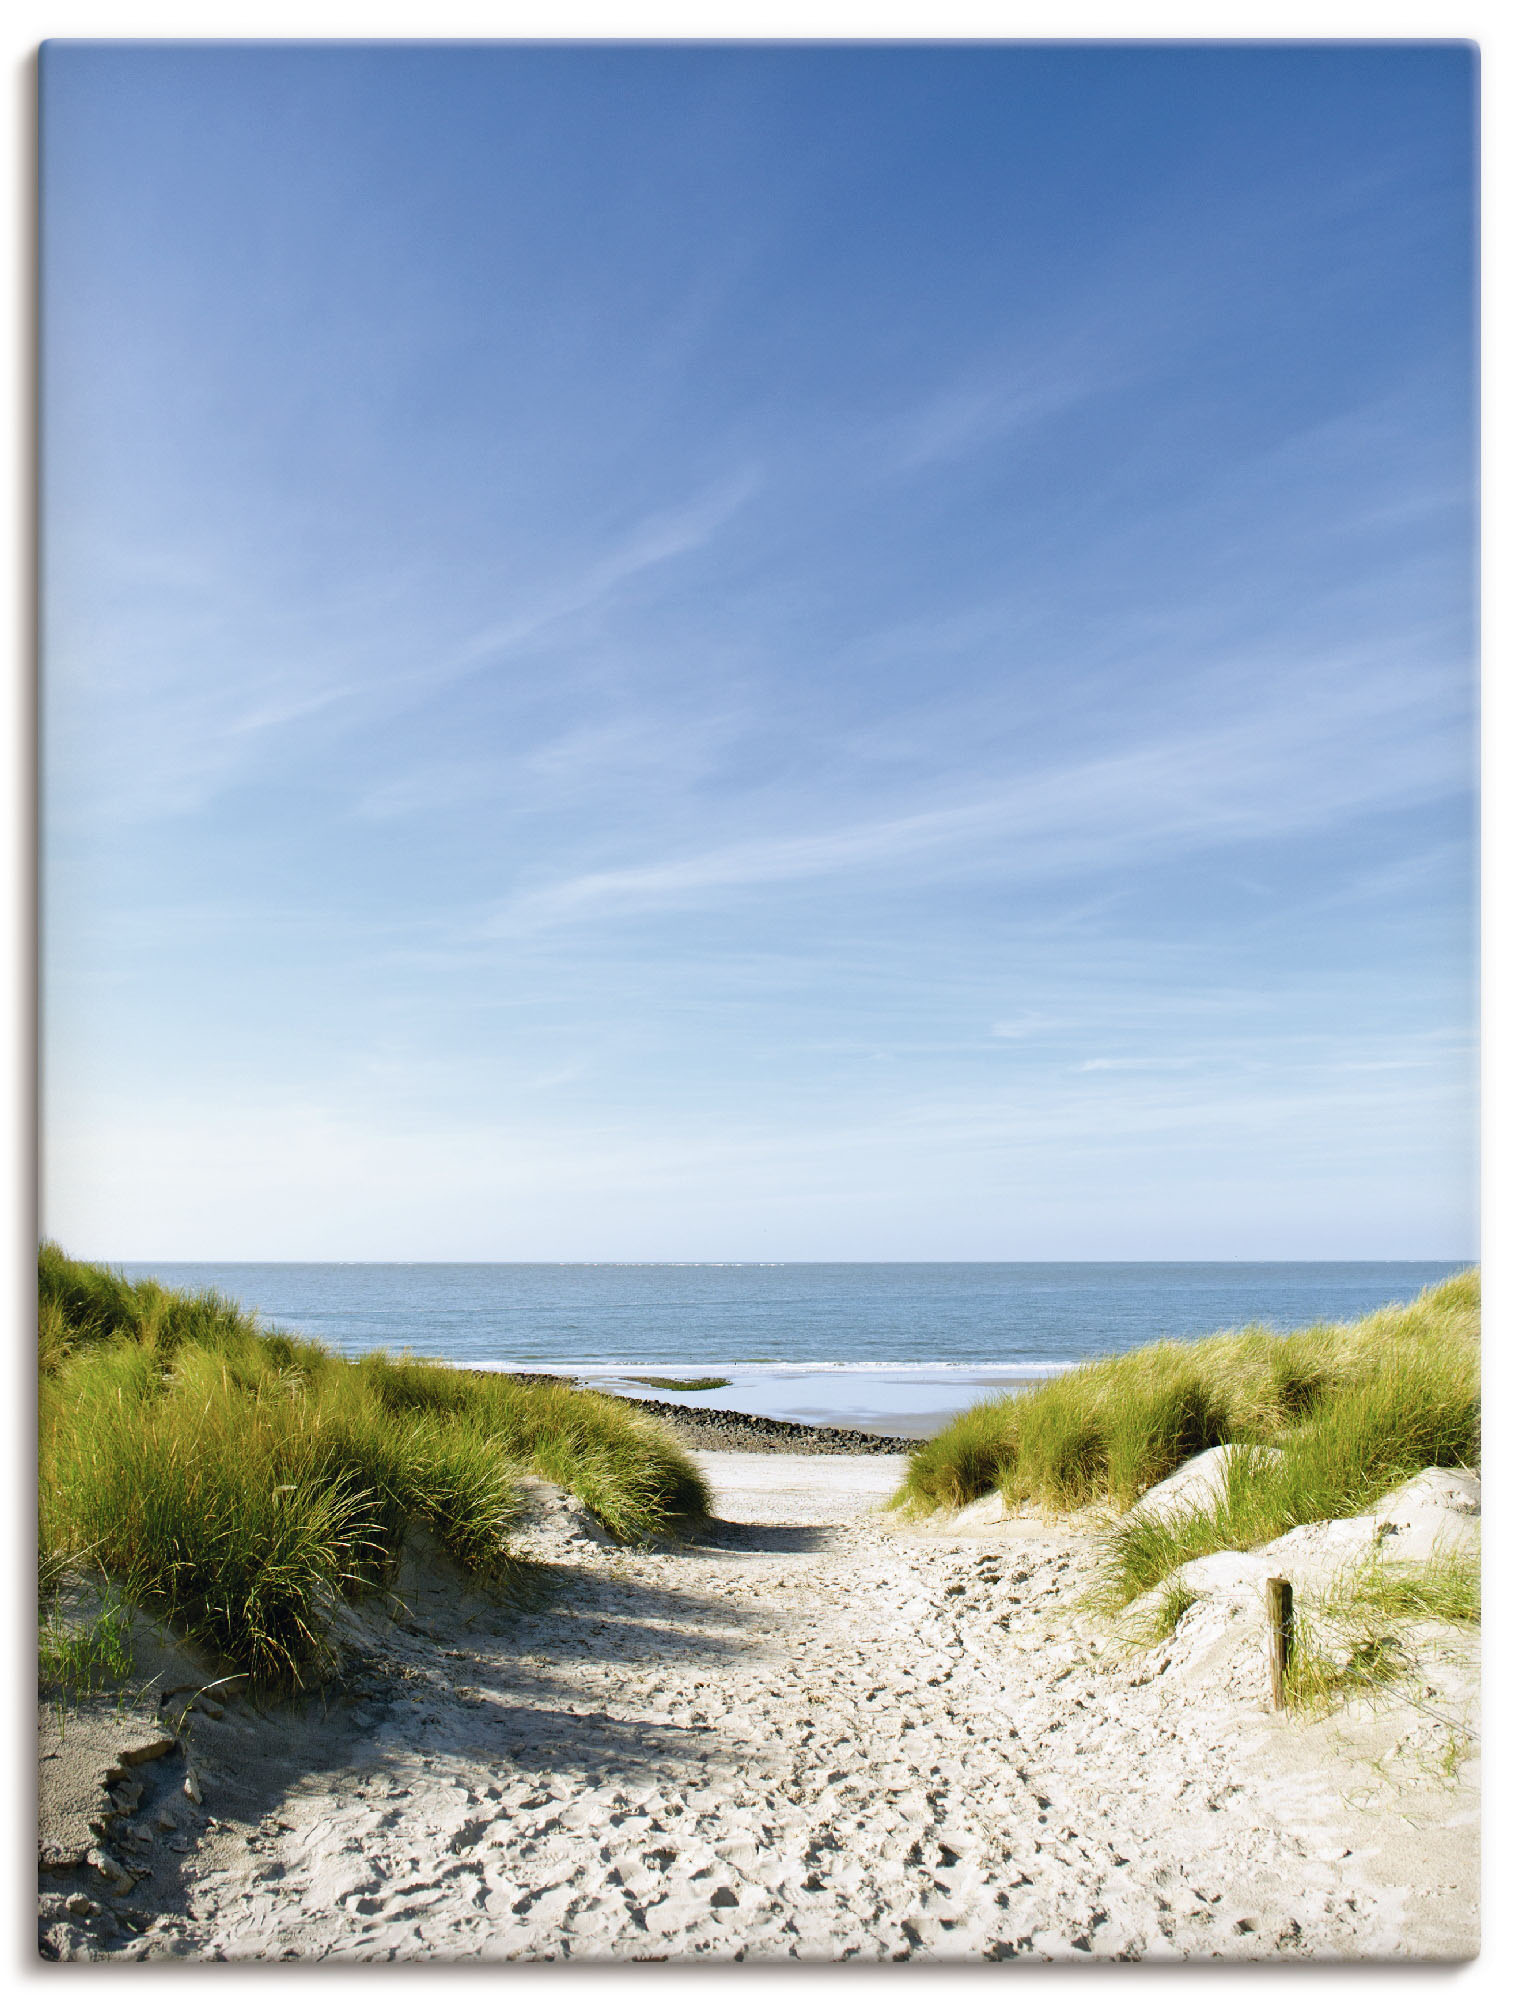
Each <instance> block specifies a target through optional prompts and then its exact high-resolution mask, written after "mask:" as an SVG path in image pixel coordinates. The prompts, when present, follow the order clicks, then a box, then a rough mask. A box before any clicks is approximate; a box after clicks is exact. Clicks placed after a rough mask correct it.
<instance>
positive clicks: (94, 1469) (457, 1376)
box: [38, 1244, 710, 1685]
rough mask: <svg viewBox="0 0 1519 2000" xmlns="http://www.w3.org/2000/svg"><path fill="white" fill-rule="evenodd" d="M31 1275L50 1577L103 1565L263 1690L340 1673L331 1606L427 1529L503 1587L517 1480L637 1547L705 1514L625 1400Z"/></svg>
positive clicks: (223, 1310)
mask: <svg viewBox="0 0 1519 2000" xmlns="http://www.w3.org/2000/svg"><path fill="white" fill-rule="evenodd" d="M38 1276H39V1312H38V1353H39V1365H40V1369H41V1378H40V1392H39V1405H40V1418H41V1440H40V1453H39V1462H40V1475H41V1477H40V1517H39V1518H40V1535H39V1549H40V1551H41V1553H40V1556H39V1574H41V1573H42V1570H43V1569H49V1570H51V1571H53V1572H54V1573H56V1572H57V1570H58V1569H59V1568H60V1567H61V1566H62V1565H63V1564H64V1563H66V1562H67V1561H68V1560H69V1559H70V1558H71V1557H73V1556H77V1555H78V1554H80V1553H81V1552H84V1551H88V1552H89V1553H90V1555H91V1557H92V1559H93V1560H94V1561H96V1562H97V1563H98V1564H99V1565H100V1566H101V1567H102V1568H103V1569H104V1570H105V1571H106V1572H107V1574H109V1575H110V1576H112V1577H114V1578H115V1579H117V1581H118V1582H119V1584H120V1586H121V1588H122V1589H123V1590H124V1591H125V1593H126V1594H127V1596H128V1597H129V1598H131V1599H132V1600H134V1601H136V1602H139V1603H142V1604H144V1605H147V1606H150V1607H152V1608H154V1609H157V1610H160V1611H163V1612H166V1613H168V1614H169V1615H170V1616H171V1617H173V1618H174V1619H176V1620H178V1621H179V1622H180V1623H181V1624H182V1625H183V1626H184V1627H185V1628H186V1629H187V1630H188V1631H189V1632H190V1633H191V1635H192V1636H193V1637H195V1638H196V1639H198V1640H199V1641H200V1642H201V1643H203V1644H205V1645H207V1646H210V1647H212V1648H213V1649H214V1650H216V1651H217V1652H218V1653H221V1654H223V1655H225V1656H226V1657H228V1658H229V1659H231V1660H233V1661H234V1662H236V1663H237V1664H238V1665H239V1666H241V1667H244V1668H246V1669H247V1670H248V1671H249V1672H250V1674H251V1675H252V1676H253V1678H254V1679H255V1680H257V1681H259V1682H261V1683H264V1684H268V1685H281V1684H283V1685H291V1684H297V1683H301V1682H305V1681H310V1680H312V1679H318V1678H320V1677H322V1676H323V1675H324V1674H325V1673H327V1672H328V1671H330V1669H331V1667H332V1664H333V1656H332V1651H331V1647H330V1644H329V1642H328V1639H327V1637H326V1630H327V1624H328V1614H329V1612H330V1609H331V1607H332V1605H333V1603H334V1602H335V1600H336V1598H337V1597H338V1596H339V1595H340V1594H341V1593H353V1592H357V1591H361V1590H364V1589H366V1588H370V1587H373V1586H375V1585H377V1584H380V1583H382V1582H383V1581H385V1580H386V1579H387V1578H388V1577H389V1575H390V1574H391V1573H392V1571H393V1568H394V1564H395V1561H396V1557H397V1554H398V1552H399V1549H400V1545H401V1542H402V1539H403V1537H404V1535H405V1533H406V1530H407V1528H408V1526H409V1525H411V1524H412V1523H416V1524H419V1525H421V1526H425V1527H426V1528H428V1529H429V1530H430V1531H431V1532H432V1533H433V1534H434V1535H435V1536H436V1537H437V1539H438V1540H439V1541H440V1542H441V1543H442V1545H443V1546H444V1548H445V1549H446V1550H447V1551H448V1552H449V1554H450V1555H452V1556H453V1557H454V1559H455V1560H456V1561H457V1562H458V1563H459V1564H460V1565H461V1566H462V1567H463V1568H465V1569H467V1570H469V1571H470V1572H472V1573H473V1574H475V1575H477V1576H482V1577H485V1578H490V1579H504V1578H506V1577H508V1576H509V1575H510V1574H511V1573H512V1567H513V1565H512V1558H511V1555H510V1533H511V1528H512V1524H513V1521H514V1519H515V1518H516V1517H517V1514H518V1511H519V1495H520V1479H521V1475H522V1474H523V1473H524V1472H526V1471H529V1470H531V1471H535V1472H538V1473H540V1474H542V1475H543V1476H544V1477H546V1478H549V1479H552V1480H555V1481H557V1482H558V1483H559V1484H561V1485H563V1486H566V1487H568V1488H569V1489H570V1490H571V1491H572V1492H574V1493H576V1494H577V1495H578V1496H579V1497H580V1498H581V1499H582V1500H583V1501H584V1502H585V1504H586V1505H587V1506H588V1507H589V1508H590V1509H591V1510H592V1512H594V1513H595V1514H596V1515H597V1516H598V1517H599V1518H600V1519H601V1520H602V1521H603V1522H604V1523H605V1524H606V1526H607V1527H608V1528H610V1529H611V1530H612V1532H613V1533H614V1534H617V1535H619V1536H621V1537H623V1538H625V1539H633V1538H639V1537H644V1536H647V1535H649V1534H651V1533H654V1532H657V1531H659V1530H661V1529H664V1528H668V1527H670V1526H672V1525H674V1524H675V1523H676V1522H677V1521H678V1520H680V1519H681V1518H682V1517H685V1516H689V1515H700V1514H702V1513H705V1512H706V1511H707V1509H708V1506H709V1501H710V1496H709V1494H708V1490H707V1487H706V1484H705V1482H704V1480H703V1479H702V1476H701V1474H700V1473H699V1472H698V1471H697V1469H696V1467H695V1465H694V1464H693V1463H692V1461H691V1460H690V1459H689V1458H688V1457H687V1456H686V1454H685V1453H684V1452H683V1451H682V1450H681V1449H680V1447H679V1446H678V1445H677V1444H676V1442H675V1441H674V1440H673V1439H672V1438H671V1437H670V1436H669V1434H668V1433H667V1432H665V1431H664V1430H663V1429H662V1428H661V1427H660V1426H659V1424H658V1423H657V1422H656V1421H655V1420H654V1419H653V1418H652V1417H651V1416H649V1415H647V1414H646V1413H643V1412H639V1411H637V1410H635V1409H633V1408H631V1407H630V1406H629V1405H628V1404H626V1403H622V1402H618V1401H617V1400H615V1399H614V1398H612V1397H608V1396H597V1395H591V1394H587V1393H585V1392H582V1391H578V1390H575V1389H571V1388H569V1387H566V1386H564V1385H561V1384H556V1383H543V1382H524V1381H522V1380H521V1379H519V1378H517V1377H513V1376H510V1375H491V1374H473V1373H465V1372H464V1371H461V1370H456V1369H450V1368H447V1367H445V1366H443V1365H442V1364H440V1363H436V1362H425V1361H416V1360H412V1359H409V1358H403V1359H401V1360H399V1361H397V1360H391V1359H389V1358H388V1357H386V1356H384V1355H369V1356H366V1357H365V1358H364V1359H363V1360H362V1361H359V1362H348V1361H344V1360H341V1359H340V1358H339V1357H337V1356H336V1355H333V1354H331V1353H329V1352H328V1351H327V1350H326V1349H325V1348H323V1347H322V1346H320V1344H319V1343H317V1342H315V1341H309V1340H302V1339H299V1338H296V1337H295V1336H292V1335H289V1334H283V1333H268V1332H265V1331H263V1330H262V1329H261V1328H260V1327H259V1326H258V1324H257V1322H256V1321H255V1320H254V1319H253V1318H252V1316H250V1315H249V1314H247V1313H245V1312H243V1311H242V1310H241V1309H240V1308H238V1307H236V1306H235V1305H233V1304H231V1303H230V1302H229V1301H227V1300H225V1299H222V1298H219V1297H217V1295H216V1294H214V1293H196V1294H188V1293H182V1292H173V1291H169V1290H167V1289H166V1288H164V1287H162V1286H160V1285H157V1284H155V1283H153V1282H151V1281H147V1282H144V1283H141V1284H136V1285H132V1284H128V1283H127V1281H126V1280H125V1279H124V1278H122V1277H120V1275H119V1274H117V1273H114V1272H111V1271H107V1270H104V1269H102V1268H101V1267H100V1266H97V1265H90V1264H80V1263H77V1262H75V1261H74V1260H72V1259H70V1258H67V1257H65V1256H64V1255H63V1253H62V1252H61V1251H60V1250H58V1249H57V1247H56V1246H55V1245H51V1244H49V1245H45V1246H44V1248H43V1250H42V1253H41V1256H40V1258H39V1272H38Z"/></svg>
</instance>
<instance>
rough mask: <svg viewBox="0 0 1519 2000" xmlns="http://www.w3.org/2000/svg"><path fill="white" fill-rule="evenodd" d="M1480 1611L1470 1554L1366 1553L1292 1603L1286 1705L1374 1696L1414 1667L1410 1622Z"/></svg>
mask: <svg viewBox="0 0 1519 2000" xmlns="http://www.w3.org/2000/svg"><path fill="white" fill-rule="evenodd" d="M1481 1615H1482V1578H1481V1566H1480V1564H1479V1562H1478V1560H1477V1558H1476V1556H1475V1555H1474V1554H1471V1553H1469V1552H1466V1551H1463V1550H1445V1551H1441V1552H1437V1553H1436V1554H1435V1555H1433V1556H1431V1557H1429V1558H1427V1559H1426V1560H1425V1561H1423V1562H1388V1561H1384V1560H1382V1559H1381V1558H1380V1557H1378V1556H1372V1557H1370V1558H1369V1559H1368V1560H1367V1561H1365V1562H1363V1563H1359V1564H1357V1565H1356V1566H1355V1567H1354V1568H1352V1569H1349V1570H1347V1571H1345V1572H1344V1573H1343V1574H1342V1575H1341V1576H1339V1577H1337V1578H1336V1579H1335V1580H1334V1582H1333V1584H1332V1585H1331V1586H1330V1587H1329V1588H1328V1589H1327V1590H1324V1591H1321V1592H1319V1593H1318V1594H1317V1595H1316V1596H1314V1597H1313V1598H1312V1599H1311V1600H1310V1601H1309V1602H1308V1603H1307V1604H1303V1603H1301V1602H1300V1603H1299V1605H1298V1606H1297V1608H1296V1611H1295V1615H1294V1621H1293V1646H1292V1653H1291V1656H1290V1658H1289V1660H1288V1663H1287V1679H1286V1695H1287V1703H1288V1706H1289V1707H1291V1708H1295V1709H1299V1710H1303V1711H1307V1712H1309V1713H1313V1712H1323V1711H1325V1710H1327V1709H1330V1708H1332V1707H1334V1706H1335V1705H1336V1704H1337V1703H1338V1702H1340V1701H1342V1700H1343V1699H1344V1698H1345V1697H1346V1696H1348V1695H1356V1694H1374V1693H1375V1692H1376V1691H1377V1690H1378V1689H1379V1688H1382V1687H1386V1686H1390V1685H1391V1684H1393V1683H1395V1682H1396V1681H1398V1680H1400V1679H1402V1678H1404V1677H1406V1676H1407V1675H1408V1674H1409V1673H1410V1672H1411V1671H1412V1670H1413V1669H1415V1668H1416V1666H1417V1664H1418V1662H1417V1659H1416V1657H1415V1654H1414V1652H1413V1650H1412V1641H1411V1631H1410V1628H1411V1627H1413V1626H1415V1625H1419V1624H1444V1625H1475V1624H1477V1623H1479V1622H1480V1619H1481ZM1455 1726H1456V1727H1457V1729H1458V1731H1459V1733H1461V1734H1462V1735H1465V1734H1466V1733H1467V1732H1466V1731H1465V1729H1464V1727H1463V1726H1462V1725H1460V1724H1459V1723H1457V1724H1456V1725H1455Z"/></svg>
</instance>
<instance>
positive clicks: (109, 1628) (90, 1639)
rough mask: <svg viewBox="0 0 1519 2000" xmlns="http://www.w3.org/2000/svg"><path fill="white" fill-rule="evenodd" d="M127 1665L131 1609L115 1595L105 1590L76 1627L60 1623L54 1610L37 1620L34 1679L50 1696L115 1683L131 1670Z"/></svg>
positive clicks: (84, 1691)
mask: <svg viewBox="0 0 1519 2000" xmlns="http://www.w3.org/2000/svg"><path fill="white" fill-rule="evenodd" d="M132 1664H133V1662H132V1613H131V1609H130V1607H129V1606H128V1605H127V1604H126V1603H125V1602H124V1601H123V1600H122V1598H121V1597H119V1596H116V1595H111V1594H108V1595H107V1597H106V1600H105V1602H104V1603H103V1604H102V1605H101V1607H100V1609H99V1611H97V1612H96V1614H95V1616H94V1617H93V1618H91V1619H90V1620H89V1621H88V1622H87V1623H86V1624H84V1625H81V1626H78V1627H71V1626H69V1625H67V1624H65V1623H64V1621H63V1620H62V1619H61V1618H60V1617H59V1616H58V1614H57V1612H56V1611H54V1612H52V1613H51V1614H50V1615H49V1616H48V1617H46V1618H45V1619H43V1621H42V1622H41V1626H40V1629H39V1631H38V1634H37V1680H38V1683H39V1685H40V1686H41V1687H42V1688H44V1689H46V1690H47V1692H48V1693H49V1694H51V1695H53V1696H54V1697H55V1698H56V1697H62V1698H64V1699H69V1698H73V1697H77V1696H79V1695H83V1694H94V1693H96V1692H98V1691H99V1690H100V1689H101V1688H108V1687H115V1686H116V1685H117V1684H118V1683H119V1682H121V1681H124V1680H125V1679H126V1677H127V1675H128V1674H130V1673H131V1671H132Z"/></svg>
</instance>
